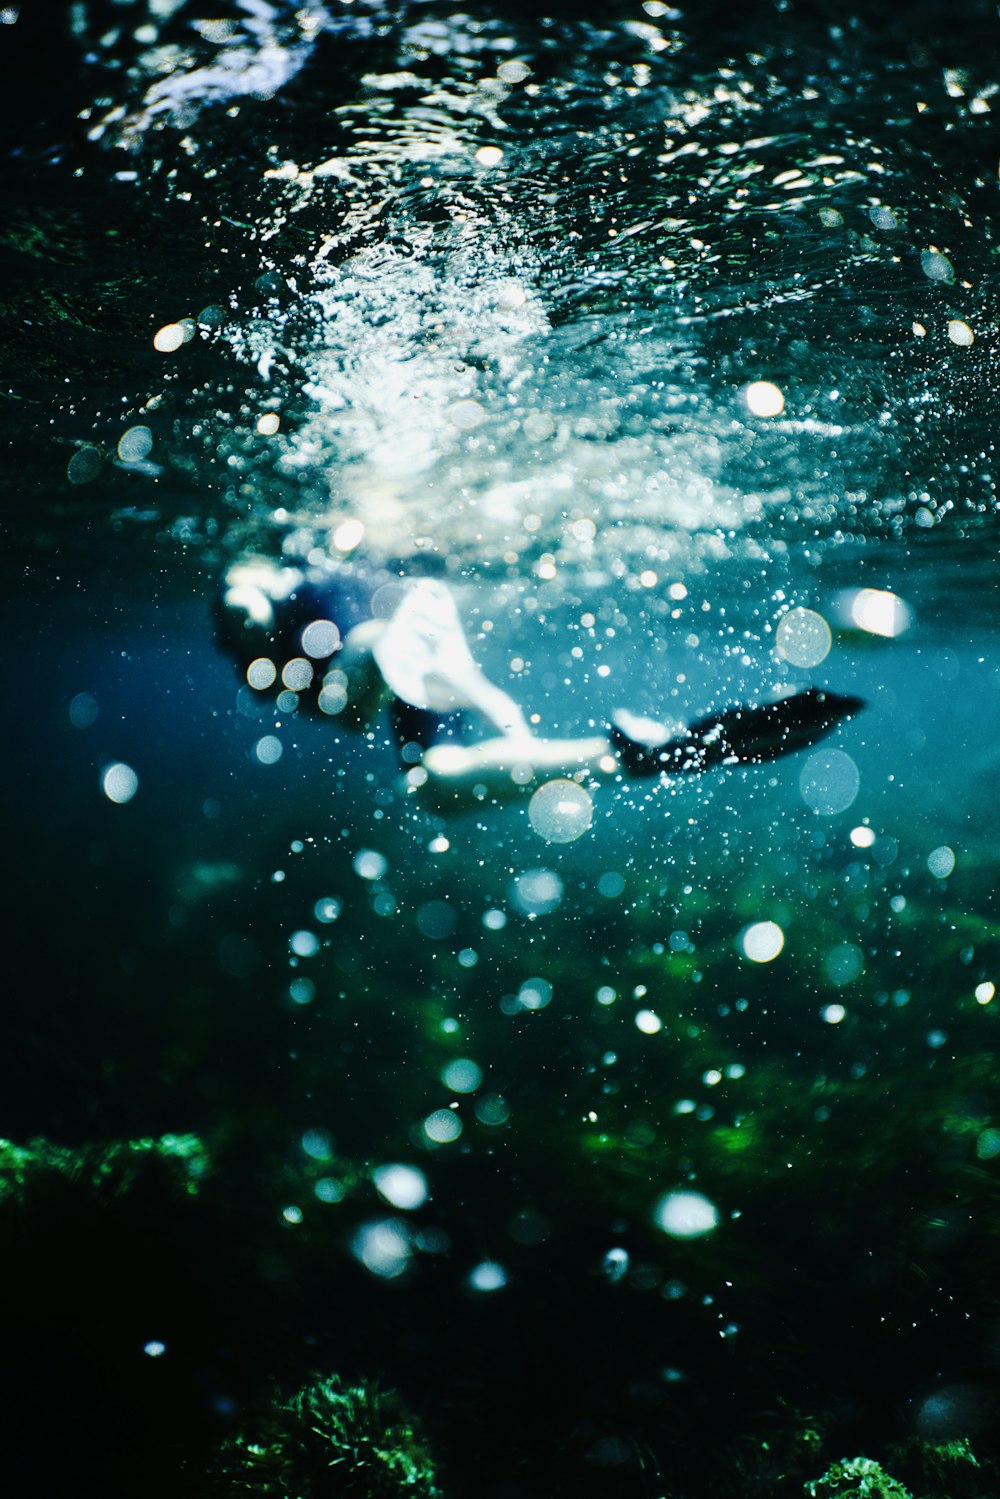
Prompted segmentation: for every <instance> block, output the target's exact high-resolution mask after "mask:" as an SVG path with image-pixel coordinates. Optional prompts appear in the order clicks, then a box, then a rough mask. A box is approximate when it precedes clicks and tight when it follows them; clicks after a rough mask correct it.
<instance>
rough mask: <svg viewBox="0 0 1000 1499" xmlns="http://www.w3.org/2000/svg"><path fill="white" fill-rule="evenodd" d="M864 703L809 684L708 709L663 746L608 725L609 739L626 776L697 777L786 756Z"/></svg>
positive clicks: (857, 709)
mask: <svg viewBox="0 0 1000 1499" xmlns="http://www.w3.org/2000/svg"><path fill="white" fill-rule="evenodd" d="M864 706H865V703H864V700H863V699H862V698H859V697H847V696H842V695H841V694H839V693H836V692H825V691H821V690H820V689H819V688H816V687H810V688H809V690H808V692H799V693H796V695H795V696H794V697H785V698H781V699H780V700H779V701H778V702H776V703H766V704H765V705H764V707H762V708H749V707H739V708H728V709H727V710H726V711H725V712H724V713H713V714H711V715H709V717H707V718H701V719H699V720H698V722H697V723H694V724H692V725H691V727H690V728H689V729H688V730H687V731H686V732H685V733H684V734H682V735H681V736H680V737H679V738H677V739H670V740H668V741H667V743H666V744H660V745H656V746H654V747H649V746H646V745H644V744H640V743H637V742H636V741H635V740H634V739H630V738H629V737H628V735H627V734H624V733H623V732H622V730H621V729H619V728H617V727H615V726H614V725H613V726H612V728H611V731H610V734H611V742H612V744H613V745H614V748H615V752H616V754H617V755H618V758H619V759H620V761H621V763H622V767H623V769H625V770H626V771H628V772H629V774H631V775H635V776H651V775H699V774H700V773H701V772H702V771H704V770H712V769H713V768H714V767H715V766H718V765H759V764H763V763H764V762H766V761H768V760H777V759H779V758H780V756H782V755H790V754H792V753H794V751H795V750H799V749H804V748H805V747H806V746H807V745H810V744H815V743H816V741H817V739H822V738H823V737H824V735H826V734H829V733H830V731H831V729H834V728H836V726H837V724H838V723H841V722H842V721H843V720H844V719H845V718H852V717H853V716H854V714H855V713H860V711H861V709H862V708H863V707H864Z"/></svg>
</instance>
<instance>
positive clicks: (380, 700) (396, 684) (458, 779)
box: [220, 562, 864, 799]
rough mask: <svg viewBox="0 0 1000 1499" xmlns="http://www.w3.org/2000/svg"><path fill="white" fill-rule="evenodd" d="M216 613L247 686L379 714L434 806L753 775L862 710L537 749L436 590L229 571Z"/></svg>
mask: <svg viewBox="0 0 1000 1499" xmlns="http://www.w3.org/2000/svg"><path fill="white" fill-rule="evenodd" d="M373 603H374V606H375V612H374V613H373ZM220 606H221V607H220V629H221V633H222V635H223V638H224V640H225V642H226V643H227V644H228V645H229V646H230V647H231V648H233V649H234V650H235V652H236V654H237V656H238V658H239V659H240V661H241V662H242V663H243V664H244V665H245V666H246V667H247V675H248V680H249V681H250V683H251V685H252V686H259V687H262V688H266V687H268V686H270V685H271V684H272V683H273V682H275V681H276V680H277V678H278V676H279V674H280V677H281V680H282V682H283V683H284V684H285V687H286V690H292V691H295V692H305V691H308V692H310V694H312V693H315V701H316V705H317V707H318V708H319V709H320V711H322V712H325V713H327V714H330V715H332V716H336V717H337V718H338V720H339V721H341V722H343V723H345V724H347V725H349V726H352V727H354V728H357V729H366V728H368V727H369V726H370V725H371V723H372V722H373V721H374V719H375V716H376V715H377V713H378V711H379V709H380V708H381V707H382V705H383V704H384V703H388V705H389V709H390V713H391V715H392V719H393V724H394V729H395V733H396V737H397V739H398V740H399V743H400V745H401V747H402V753H403V758H404V761H406V762H407V763H409V764H410V765H411V766H413V765H415V764H416V763H418V762H419V765H420V766H421V767H422V769H423V771H424V773H425V775H426V779H427V781H428V782H429V783H431V784H432V785H433V786H434V787H435V788H436V789H437V790H438V792H439V793H443V794H445V795H451V796H454V797H458V798H459V799H462V798H463V795H464V794H467V793H470V792H471V793H473V794H475V795H477V796H480V797H481V796H482V795H483V793H484V792H490V793H492V794H494V795H496V794H497V793H499V792H504V791H509V792H514V791H516V790H517V789H518V787H519V786H523V785H526V784H528V783H529V782H530V781H531V780H532V779H533V778H534V777H535V776H536V775H537V774H540V773H546V774H548V775H564V776H575V775H579V774H580V773H583V774H585V775H588V776H590V777H592V778H594V779H597V780H609V779H614V778H616V777H621V776H623V775H625V776H632V777H651V776H661V775H666V776H675V775H691V774H699V773H700V772H702V771H705V770H710V769H712V768H714V767H716V766H727V765H754V764H760V763H762V762H765V761H768V760H775V759H777V758H778V757H779V756H781V755H786V754H791V753H792V752H793V751H794V750H798V749H803V748H805V746H807V745H810V744H814V743H815V742H816V741H817V740H818V739H821V738H822V737H823V736H824V735H826V734H828V733H829V732H830V730H831V729H833V728H834V727H835V726H836V725H837V724H838V723H840V722H841V720H842V719H845V718H850V717H851V716H852V715H853V714H855V713H857V712H858V711H859V710H860V709H861V708H862V707H863V706H864V704H863V702H862V700H861V699H860V698H857V697H847V696H841V695H839V694H837V693H834V692H828V691H823V690H820V689H817V688H810V689H809V690H808V691H806V692H800V693H796V694H794V695H793V696H790V697H785V698H780V699H779V700H778V701H777V702H772V703H767V704H764V705H763V706H761V707H749V706H741V707H735V708H729V709H726V710H725V711H724V712H721V713H715V714H711V715H709V716H708V717H706V718H703V719H700V720H699V721H698V722H697V723H694V724H692V725H690V727H688V728H685V729H682V730H680V731H679V732H677V733H671V732H670V730H669V729H668V727H667V726H666V725H663V724H658V723H654V722H652V721H650V720H646V719H640V718H638V717H636V716H635V715H634V714H631V713H628V712H625V711H624V710H623V711H620V712H619V713H617V714H615V715H614V721H613V722H612V723H611V724H609V725H608V728H607V731H606V732H605V733H596V734H593V735H589V736H585V737H581V738H576V739H546V738H542V737H540V736H539V735H537V734H536V733H534V731H533V730H532V729H531V727H530V725H529V724H528V722H527V719H526V718H525V716H524V713H523V712H522V710H521V708H520V707H519V706H518V705H517V703H515V702H514V700H513V699H512V698H511V697H510V696H509V695H508V694H507V693H506V692H505V691H504V690H503V688H502V687H498V686H497V685H496V683H495V682H491V681H490V680H489V678H488V677H486V676H485V675H484V674H483V672H482V670H481V669H480V667H479V666H478V665H477V664H476V662H475V660H474V658H473V655H472V652H471V650H470V648H469V643H468V641H467V639H466V636H465V631H464V630H463V628H462V623H461V620H460V619H459V616H458V610H457V607H456V604H455V599H454V595H453V594H452V593H451V590H450V589H449V588H448V587H447V585H446V584H444V583H442V582H439V581H437V580H436V579H432V578H419V579H414V580H410V581H395V580H394V581H393V582H392V583H390V584H387V585H385V587H384V588H383V589H382V590H377V591H375V593H374V597H373V590H372V589H371V587H370V586H369V585H368V584H367V583H366V582H365V581H364V580H362V579H361V578H359V577H358V576H357V575H356V574H355V573H354V572H353V571H352V570H350V569H348V568H346V567H344V568H337V569H329V570H316V571H314V572H312V573H305V572H301V571H299V570H298V569H295V568H275V567H272V566H270V565H269V564H267V563H264V562H252V563H247V564H240V565H238V566H235V567H232V568H230V570H229V571H228V573H227V574H226V577H225V581H224V584H223V589H222V595H221V599H220ZM468 711H472V712H474V713H476V714H478V715H479V716H480V717H481V718H482V719H483V720H485V722H486V724H487V725H488V726H489V727H490V729H491V730H493V733H492V734H490V735H489V737H487V738H484V739H481V740H479V741H477V742H475V743H471V744H467V743H463V742H461V741H459V740H458V739H456V738H454V737H453V736H454V727H455V717H454V715H458V714H461V713H464V712H468Z"/></svg>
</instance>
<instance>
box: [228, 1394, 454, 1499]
mask: <svg viewBox="0 0 1000 1499" xmlns="http://www.w3.org/2000/svg"><path fill="white" fill-rule="evenodd" d="M213 1493H216V1494H218V1495H219V1496H220V1499H221V1496H224V1495H237V1494H259V1495H261V1496H264V1499H440V1494H441V1491H440V1489H439V1488H438V1486H437V1481H436V1475H435V1467H434V1463H433V1461H432V1459H431V1457H430V1453H429V1451H428V1449H427V1446H426V1442H425V1440H424V1438H423V1435H422V1433H421V1431H420V1428H419V1426H418V1425H417V1423H416V1421H415V1419H414V1418H413V1417H412V1416H411V1415H409V1414H408V1413H407V1412H406V1411H405V1410H404V1408H403V1407H402V1404H401V1402H400V1401H399V1398H398V1396H396V1395H394V1394H392V1393H391V1392H388V1391H384V1390H380V1389H378V1388H377V1387H375V1386H374V1385H371V1384H367V1383H363V1382H359V1383H353V1384H352V1383H348V1382H346V1381H342V1380H340V1379H339V1378H337V1376H335V1375H334V1376H330V1377H327V1378H324V1379H317V1380H314V1381H313V1382H311V1383H310V1384H307V1385H305V1386H304V1387H303V1388H302V1389H300V1390H298V1391H297V1392H296V1394H294V1395H293V1396H292V1397H291V1398H290V1399H288V1400H276V1401H274V1402H273V1403H272V1404H271V1406H270V1407H269V1408H268V1409H267V1410H266V1411H264V1412H263V1413H262V1414H261V1416H260V1417H259V1419H258V1421H257V1423H256V1426H255V1427H254V1428H253V1431H252V1434H240V1435H239V1436H236V1437H234V1438H232V1439H231V1440H230V1441H229V1442H227V1443H226V1444H225V1446H224V1448H223V1450H222V1453H221V1454H220V1457H219V1462H218V1467H217V1471H216V1475H215V1479H214V1486H213Z"/></svg>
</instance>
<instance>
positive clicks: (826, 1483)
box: [805, 1457, 913, 1499]
mask: <svg viewBox="0 0 1000 1499" xmlns="http://www.w3.org/2000/svg"><path fill="white" fill-rule="evenodd" d="M805 1492H806V1494H807V1495H808V1499H913V1496H912V1495H911V1493H910V1491H909V1489H906V1488H904V1487H903V1485H902V1484H901V1483H898V1482H897V1480H896V1479H895V1478H893V1477H891V1475H890V1474H888V1473H886V1471H885V1470H884V1468H882V1467H880V1465H879V1464H878V1463H876V1462H873V1461H872V1460H871V1458H867V1457H852V1458H848V1459H846V1460H844V1461H841V1462H836V1463H833V1464H832V1465H831V1466H830V1467H829V1468H828V1469H827V1471H826V1472H825V1473H824V1474H823V1477H822V1478H817V1479H816V1480H815V1481H814V1482H812V1483H807V1484H806V1486H805Z"/></svg>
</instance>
